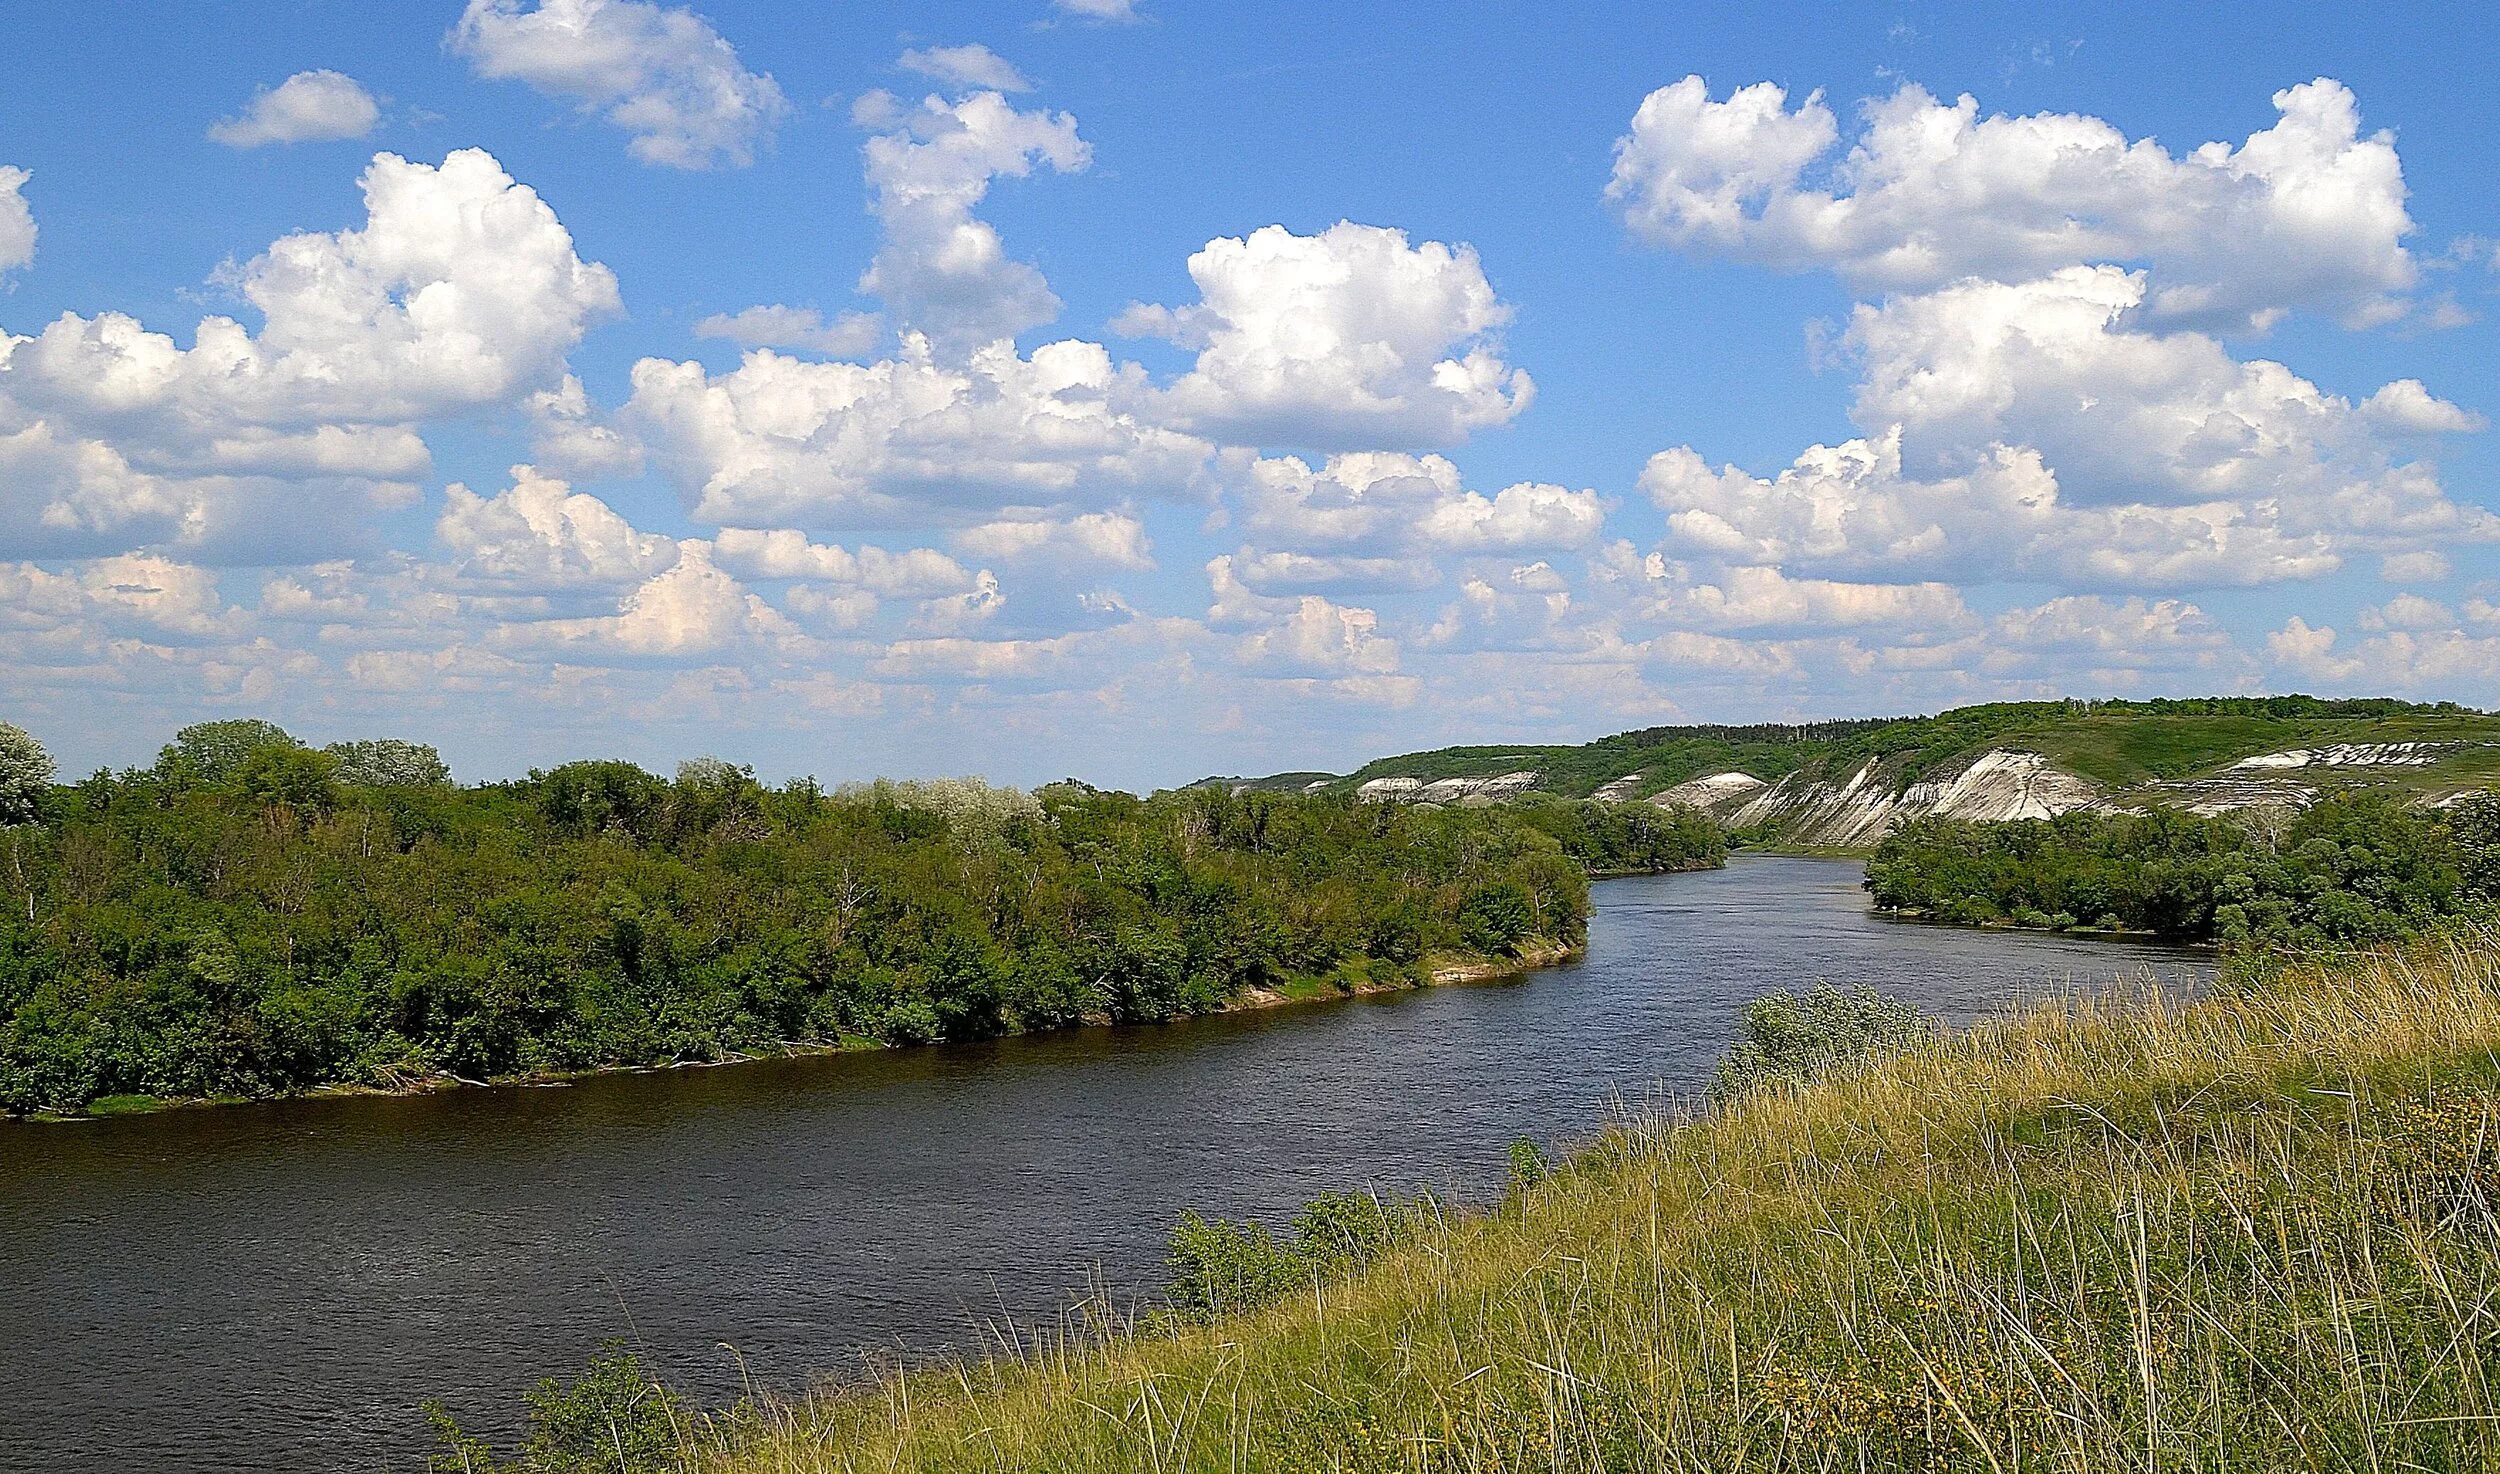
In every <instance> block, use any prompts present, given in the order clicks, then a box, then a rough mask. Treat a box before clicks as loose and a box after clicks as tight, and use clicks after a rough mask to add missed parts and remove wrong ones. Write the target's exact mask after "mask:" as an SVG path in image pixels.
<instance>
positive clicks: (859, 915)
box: [0, 721, 1723, 1112]
mask: <svg viewBox="0 0 2500 1474" xmlns="http://www.w3.org/2000/svg"><path fill="white" fill-rule="evenodd" d="M50 777H51V773H50V764H49V760H48V759H47V758H45V757H44V756H43V754H42V752H41V749H40V748H38V747H36V746H35V745H34V744H33V743H32V741H31V739H27V738H26V737H25V734H23V733H21V732H17V731H16V730H15V729H13V728H6V727H0V845H4V846H5V850H6V853H5V855H4V856H0V864H4V865H5V866H6V870H5V873H4V876H0V880H4V882H5V886H6V890H7V892H8V901H9V904H7V905H6V906H5V907H0V1109H5V1110H8V1111H12V1112H26V1111H31V1110H42V1109H76V1108H79V1107H82V1106H85V1105H88V1104H90V1103H92V1102H96V1101H98V1100H99V1099H104V1098H111V1097H120V1096H154V1097H185V1098H189V1097H223V1096H262V1095H272V1094H282V1093H288V1092H294V1091H301V1090H305V1089H309V1088H313V1087H318V1086H324V1085H334V1084H351V1085H365V1086H374V1087H384V1088H389V1087H395V1086H404V1085H408V1084H412V1083H415V1082H419V1081H422V1080H425V1079H428V1078H433V1077H440V1076H446V1075H448V1076H454V1077H460V1078H469V1079H477V1078H493V1077H509V1076H525V1075H535V1074H545V1073H554V1072H563V1071H572V1070H581V1069H588V1068H595V1067H601V1066H611V1065H645V1064H660V1063H668V1062H675V1061H683V1060H713V1059H720V1058H724V1057H730V1056H734V1055H737V1054H740V1053H745V1052H753V1051H758V1050H765V1049H777V1048H782V1047H786V1046H788V1045H792V1044H805V1045H830V1044H837V1043H852V1044H865V1043H884V1044H909V1043H920V1042H926V1041H933V1040H944V1039H967V1038H980V1037H987V1036H992V1035H997V1034H1001V1033H1008V1032H1018V1031H1028V1030H1037V1029H1047V1028H1054V1027H1060V1026H1065V1025H1069V1024H1074V1023H1079V1022H1087V1021H1113V1022H1129V1021H1149V1020H1160V1019H1169V1018H1173V1017H1177V1016H1180V1015H1185V1014H1191V1013H1199V1012H1205V1011H1209V1010H1213V1009H1218V1008H1222V1007H1224V1006H1226V1005H1228V1004H1230V1003H1232V1002H1233V1001H1235V1000H1237V999H1239V998H1240V997H1241V996H1242V995H1243V994H1244V993H1245V992H1248V991H1250V990H1253V989H1263V988H1280V987H1293V986H1309V987H1312V988H1314V989H1315V990H1325V989H1327V988H1329V987H1332V986H1333V987H1341V988H1346V989H1354V988H1362V987H1375V986H1384V985H1385V986H1396V985H1400V984H1404V983H1411V982H1415V981H1420V980H1421V979H1422V976H1423V972H1424V969H1425V967H1426V964H1427V959H1429V958H1432V957H1435V956H1438V955H1447V954H1465V955H1469V956H1477V957H1500V956H1508V955H1517V954H1520V953H1522V952H1525V951H1527V950H1530V949H1532V948H1535V947H1538V946H1552V945H1561V946H1576V945H1578V944H1579V943H1580V941H1581V940H1582V938H1583V937H1584V935H1585V931H1586V924H1587V915H1588V880H1587V874H1588V872H1589V871H1591V870H1597V871H1613V870H1634V869H1641V870H1658V869H1675V868H1688V867H1692V866H1697V865H1709V864H1715V863H1717V862H1718V861H1719V859H1720V857H1721V855H1722V854H1723V847H1722V838H1721V836H1720V834H1719V833H1718V831H1717V830H1716V829H1715V828H1714V827H1713V826H1711V825H1710V824H1709V823H1708V822H1707V821H1706V820H1703V819H1701V818H1700V817H1699V816H1696V815H1691V814H1684V813H1669V812H1662V811H1657V810H1651V809H1645V808H1644V809H1618V808H1601V807H1599V806H1597V805H1592V804H1582V803H1565V802H1548V803H1539V804H1529V805H1521V806H1515V807H1504V808H1496V809H1469V808H1453V809H1445V810H1436V809H1429V808H1412V807H1399V806H1388V805H1367V804H1357V803H1352V802H1349V801H1347V800H1345V799H1343V798H1328V797H1303V796H1293V795H1284V794H1276V793H1244V794H1233V793H1229V792H1226V791H1224V790H1221V789H1211V788H1194V789H1186V790H1181V791H1177V792H1173V793H1165V794H1159V795H1156V796H1153V797H1149V798H1138V797H1133V796H1131V795H1128V794H1124V793H1113V792H1104V791H1099V790H1095V789H1092V788H1089V787H1086V786H1084V785H1082V784H1076V783H1064V784H1057V785H1053V786H1051V787H1048V788H1045V789H1042V790H1040V791H1039V792H1037V793H1034V794H1024V793H1020V792H1017V791H1015V790H1011V789H993V788H988V787H985V786H983V785H981V784H979V783H977V782H972V781H944V782H936V783H916V784H915V783H903V784H891V783H889V784H876V785H871V786H866V787H859V788H850V789H844V790H840V791H835V792H827V791H825V790H823V789H821V788H820V787H818V786H817V785H816V784H815V783H814V782H812V781H810V780H806V779H800V780H794V781H792V782H789V783H786V784H782V785H779V786H766V785H764V784H761V783H759V782H757V781H756V780H755V778H754V777H753V776H752V775H751V774H750V773H749V772H748V771H746V770H745V769H742V768H738V767H734V766H732V765H730V764H727V763H724V762H719V761H716V760H708V759H707V760H698V761H695V762H690V763H687V764H685V765H683V766H682V767H681V768H680V769H679V770H678V772H677V774H676V776H675V778H674V779H673V780H671V779H662V778H660V777H659V776H657V775H654V774H651V773H648V772H645V771H644V770H642V769H640V768H638V767H635V766H634V765H632V764H629V763H623V762H611V761H588V762H576V763H568V764H565V765H563V766H561V767H557V768H554V769H551V770H547V771H544V772H533V773H531V774H530V775H529V776H528V777H526V778H523V779H519V780H515V781H511V782H503V783H489V784H482V785H476V786H469V787H461V786H455V785H454V784H452V783H451V782H450V781H449V776H448V774H447V773H446V772H445V770H444V769H443V767H442V764H441V763H440V761H439V759H438V758H436V757H435V755H434V754H433V752H432V751H431V750H430V749H427V748H424V747H421V746H418V745H415V744H409V743H404V742H390V741H382V742H367V743H353V744H341V745H338V746H334V747H331V748H327V749H320V750H315V749H312V748H308V747H305V746H303V745H302V744H300V743H298V742H296V741H295V740H294V739H293V738H292V737H290V736H288V735H287V734H286V733H284V732H283V731H281V730H279V729H278V728H276V727H274V726H271V725H270V724H267V723H263V722H247V721H236V722H215V723H206V724H202V725H199V726H195V727H191V728H186V729H184V731H183V732H182V733H181V734H179V735H178V736H177V738H176V740H175V741H174V742H173V743H172V744H170V745H168V746H167V747H166V748H165V750H164V753H163V755H162V756H161V757H160V758H159V760H158V761H157V763H156V764H155V765H154V766H153V767H151V768H147V769H134V770H128V771H124V772H119V773H110V772H99V773H97V774H95V775H94V776H92V777H89V778H87V779H84V780H82V781H79V782H76V783H72V784H66V785H56V784H53V783H52V782H50Z"/></svg>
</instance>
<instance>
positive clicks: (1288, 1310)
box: [687, 934, 2500, 1474]
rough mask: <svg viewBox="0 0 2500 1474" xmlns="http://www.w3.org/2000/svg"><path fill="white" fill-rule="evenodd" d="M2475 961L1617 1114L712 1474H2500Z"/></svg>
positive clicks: (838, 1399)
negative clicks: (1509, 1175) (1233, 1305)
mask: <svg viewBox="0 0 2500 1474" xmlns="http://www.w3.org/2000/svg"><path fill="white" fill-rule="evenodd" d="M2496 945H2500V939H2495V938H2494V937H2493V936H2491V935H2488V934H2470V935H2455V936H2450V937H2446V938H2443V939H2438V940H2434V941H2430V942H2425V943H2422V944H2419V945H2417V946H2416V947H2414V948H2413V949H2411V950H2410V951H2407V952H2403V953H2385V954H2363V955H2353V956H2348V957H2343V958H2337V959H2332V960H2328V961H2322V962H2318V963H2313V964H2305V965H2302V966H2299V967H2297V968H2294V969H2292V970H2290V971H2289V972H2287V973H2285V974H2284V975H2283V976H2281V977H2278V978H2276V979H2274V980H2272V981H2270V982H2267V983H2265V984H2263V985H2260V986H2254V987H2252V988H2251V989H2249V990H2248V991H2246V992H2242V993H2234V994H2233V995H2231V996H2227V997H2220V998H2216V999H2214V1000H2211V1001H2205V1002H2198V1003H2191V1004H2182V1003H2180V1002H2178V1001H2176V1000H2172V999H2166V998H2160V997H2154V996H2146V997H2140V998H2122V999H2110V1000H2098V1001H2094V1000H2085V1001H2074V1002H2066V1003H2059V1004H2053V1005H2049V1006H2043V1007H2041V1008H2039V1009H2037V1010H2036V1011H2033V1012H2030V1013H2028V1014H2025V1015H2023V1016H2020V1017H2015V1018H2010V1019H2007V1020H2004V1021H2000V1022H1992V1023H1988V1024H1983V1025H1982V1026H1980V1027H1978V1028H1976V1029H1974V1030H1972V1031H1969V1032H1967V1033H1964V1034H1959V1035H1954V1036H1949V1037H1946V1038H1943V1039H1941V1040H1938V1041H1937V1042H1935V1043H1933V1044H1931V1045H1928V1046H1925V1047H1923V1048H1921V1049H1919V1050H1917V1051H1916V1052H1914V1053H1911V1054H1908V1055H1904V1056H1900V1057H1896V1058H1893V1059H1891V1060H1888V1061H1885V1062H1882V1063H1879V1064H1875V1065H1872V1066H1865V1067H1861V1068H1859V1069H1856V1070H1854V1071H1851V1072H1849V1073H1846V1074H1844V1075H1842V1076H1839V1077H1834V1078H1829V1079H1826V1080H1824V1081H1822V1082H1821V1083H1818V1084H1815V1085H1811V1086H1808V1087H1805V1088H1803V1089H1801V1090H1794V1091H1790V1090H1775V1091H1767V1092H1756V1093H1753V1094H1750V1095H1747V1096H1744V1097H1741V1098H1739V1099H1738V1100H1736V1101H1735V1102H1734V1103H1732V1104H1730V1105H1727V1106H1724V1107H1722V1108H1720V1109H1717V1110H1715V1111H1712V1112H1710V1113H1708V1114H1706V1115H1703V1116H1701V1117H1698V1118H1696V1119H1692V1120H1690V1121H1687V1122H1684V1123H1681V1124H1678V1123H1674V1122H1669V1121H1665V1120H1657V1119H1651V1120H1636V1121H1634V1122H1632V1123H1630V1124H1628V1125H1625V1126H1623V1127H1621V1128H1619V1129H1617V1130H1615V1131H1613V1132H1611V1133H1610V1134H1608V1135H1607V1136H1606V1137H1604V1138H1603V1139H1602V1140H1600V1141H1598V1142H1597V1143H1596V1144H1594V1145H1593V1146H1592V1147H1590V1148H1589V1149H1587V1150H1585V1151H1583V1152H1582V1153H1580V1154H1579V1155H1578V1156H1576V1157H1575V1158H1574V1159H1572V1160H1571V1161H1570V1162H1569V1163H1568V1164H1566V1165H1565V1166H1564V1167H1563V1168H1562V1169H1561V1170H1560V1171H1558V1172H1556V1173H1555V1174H1554V1175H1553V1176H1551V1177H1548V1178H1546V1179H1545V1180H1543V1181H1542V1182H1539V1183H1537V1184H1536V1185H1535V1186H1533V1187H1530V1188H1527V1189H1524V1190H1522V1191H1519V1192H1517V1193H1514V1195H1513V1196H1512V1198H1511V1199H1510V1201H1508V1202H1507V1203H1505V1204H1504V1205H1503V1206H1501V1207H1500V1208H1499V1209H1498V1210H1494V1211H1489V1212H1485V1213H1481V1214H1472V1215H1465V1214H1462V1215H1453V1216H1450V1217H1448V1218H1446V1219H1444V1220H1441V1221H1438V1222H1436V1223H1433V1224H1431V1225H1429V1226H1428V1227H1427V1228H1425V1229H1424V1230H1423V1231H1422V1232H1420V1233H1419V1234H1418V1235H1416V1236H1414V1237H1412V1238H1410V1239H1409V1240H1408V1241H1407V1242H1406V1243H1404V1244H1403V1245H1402V1246H1401V1247H1399V1248H1396V1249H1393V1250H1391V1251H1390V1252H1389V1253H1387V1254H1386V1255H1385V1256H1384V1257H1383V1258H1381V1259H1379V1260H1377V1261H1375V1262H1374V1263H1373V1265H1372V1266H1371V1267H1370V1268H1369V1269H1368V1270H1367V1271H1365V1272H1363V1273H1361V1274H1360V1275H1359V1276H1357V1277H1355V1278H1353V1279H1351V1280H1347V1281H1343V1282H1339V1283H1321V1284H1314V1285H1312V1286H1311V1287H1309V1289H1308V1290H1307V1291H1306V1292H1304V1293H1301V1294H1298V1295H1296V1296H1293V1297H1291V1298H1289V1299H1287V1300H1285V1301H1283V1302H1280V1303H1278V1304H1276V1305H1273V1306H1271V1307H1270V1308H1268V1309H1266V1310H1264V1311H1261V1312H1258V1313H1255V1314H1251V1315H1247V1316H1243V1317H1238V1318H1233V1319H1229V1320H1223V1321H1219V1322H1217V1323H1215V1324H1213V1325H1211V1326H1206V1327H1201V1328H1195V1329H1183V1330H1177V1331H1175V1330H1170V1329H1162V1330H1150V1329H1139V1330H1132V1331H1125V1332H1121V1333H1117V1334H1112V1335H1109V1336H1108V1337H1107V1338H1103V1339H1101V1340H1099V1341H1098V1342H1092V1343H1088V1342H1087V1341H1086V1340H1085V1338H1077V1339H1076V1340H1059V1341H1045V1342H1039V1343H1034V1342H1018V1343H1016V1344H1015V1345H1014V1347H1013V1349H1012V1350H1011V1351H1003V1352H1002V1353H1001V1354H999V1355H997V1356H995V1357H993V1358H992V1359H990V1360H989V1361H987V1362H985V1363H978V1364H970V1363H967V1364H961V1365H955V1366H949V1367H944V1368H937V1369H927V1370H921V1371H915V1372H911V1373H907V1374H900V1375H896V1376H892V1377H887V1378H884V1379H879V1380H873V1381H869V1382H865V1383H859V1384H855V1385H851V1386H847V1387H843V1388H837V1389H829V1390H826V1391H824V1392H821V1393H819V1394H817V1395H815V1396H813V1397H811V1398H809V1399H807V1400H805V1401H803V1402H800V1403H798V1404H796V1405H792V1406H785V1407H780V1408H776V1409H773V1410H770V1411H768V1412H766V1413H762V1414H749V1415H746V1416H742V1417H739V1418H735V1419H727V1420H721V1421H718V1422H716V1423H713V1424H708V1425H705V1426H704V1427H703V1428H702V1429H701V1430H700V1431H699V1432H698V1433H697V1434H696V1435H695V1436H694V1437H693V1440H692V1443H691V1445H690V1448H689V1451H688V1454H687V1457H688V1459H689V1461H690V1463H691V1464H692V1466H693V1467H697V1468H701V1469H704V1470H708V1471H719V1474H801V1471H805V1474H825V1471H846V1474H847V1471H864V1470H880V1471H886V1470H930V1471H937V1470H946V1471H961V1470H974V1471H991V1470H994V1471H1001V1474H1004V1471H1010V1470H1013V1471H1050V1470H1066V1471H1075V1470H1123V1471H1129V1470H1182V1469H1190V1470H1199V1469H1203V1470H1277V1471H1283V1470H1338V1471H1390V1470H1417V1471H1451V1474H1459V1471H1467V1474H1476V1471H1483V1474H1492V1471H1504V1474H1508V1471H1522V1470H1648V1469H1669V1470H1690V1471H1696V1474H1698V1471H1703V1470H1713V1471H1715V1470H1729V1469H1752V1470H1809V1469H1812V1470H1842V1469H1859V1468H1883V1469H1934V1470H1945V1469H1969V1470H1996V1471H2011V1470H2049V1469H2055V1470H2060V1471H2098V1470H2112V1471H2115V1470H2152V1469H2252V1470H2254V1469H2286V1468H2299V1469H2319V1468H2329V1469H2355V1470H2359V1469H2373V1470H2397V1469H2423V1468H2432V1469H2452V1468H2490V1467H2494V1466H2496V1465H2500V1393H2495V1389H2494V1379H2495V1378H2496V1377H2500V1310H2495V1306H2500V1218H2496V1217H2495V1206H2494V1205H2495V1201H2496V1200H2500V1151H2495V1147H2494V1136H2495V1133H2494V1127H2495V1120H2494V1115H2493V1102H2494V1088H2495V1082H2496V1080H2500V1064H2496V1063H2495V1056H2494V1050H2495V1048H2500V950H2495V948H2496Z"/></svg>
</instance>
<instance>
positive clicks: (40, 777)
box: [0, 722, 53, 825]
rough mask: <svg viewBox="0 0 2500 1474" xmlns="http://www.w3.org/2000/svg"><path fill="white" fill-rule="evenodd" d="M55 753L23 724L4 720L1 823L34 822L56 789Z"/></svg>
mask: <svg viewBox="0 0 2500 1474" xmlns="http://www.w3.org/2000/svg"><path fill="white" fill-rule="evenodd" d="M52 771H53V769H52V754H50V753H48V752H46V751H44V750H43V744H42V743H40V742H37V741H36V740H35V739H34V738H33V737H32V736H30V735H28V733H27V732H26V729H25V728H23V727H13V726H10V725H9V724H8V723H6V722H0V825H12V824H32V823H33V822H35V819H36V818H37V817H38V816H39V815H40V814H41V813H42V812H43V801H44V798H45V796H46V795H47V794H49V793H50V792H51V791H52Z"/></svg>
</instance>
